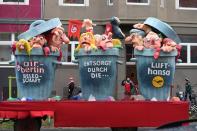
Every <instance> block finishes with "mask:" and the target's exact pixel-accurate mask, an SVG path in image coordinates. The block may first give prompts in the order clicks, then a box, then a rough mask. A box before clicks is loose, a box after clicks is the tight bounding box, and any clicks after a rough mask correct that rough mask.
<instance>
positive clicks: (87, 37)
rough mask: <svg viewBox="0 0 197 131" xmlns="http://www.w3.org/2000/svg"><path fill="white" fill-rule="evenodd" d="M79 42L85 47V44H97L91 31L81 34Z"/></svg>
mask: <svg viewBox="0 0 197 131" xmlns="http://www.w3.org/2000/svg"><path fill="white" fill-rule="evenodd" d="M79 44H80V45H82V47H84V46H85V45H89V46H90V45H92V44H95V38H94V36H93V34H92V33H91V32H86V33H83V34H81V36H80V39H79Z"/></svg>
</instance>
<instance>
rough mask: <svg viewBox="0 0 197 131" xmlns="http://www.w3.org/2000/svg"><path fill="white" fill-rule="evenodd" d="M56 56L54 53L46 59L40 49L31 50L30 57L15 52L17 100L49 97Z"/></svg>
mask: <svg viewBox="0 0 197 131" xmlns="http://www.w3.org/2000/svg"><path fill="white" fill-rule="evenodd" d="M58 56H59V53H58V52H56V53H51V54H50V55H49V56H47V57H46V56H44V55H43V51H42V49H32V51H31V55H30V56H29V55H27V54H26V52H18V51H16V52H15V58H16V61H15V64H16V70H15V72H16V81H17V88H18V92H19V96H18V97H19V98H23V97H24V98H31V99H34V100H43V99H46V98H48V97H49V96H50V94H51V91H52V89H53V86H54V79H55V78H54V77H55V69H56V64H55V63H56V61H57V57H58Z"/></svg>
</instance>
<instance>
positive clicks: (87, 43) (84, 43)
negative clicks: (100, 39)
mask: <svg viewBox="0 0 197 131" xmlns="http://www.w3.org/2000/svg"><path fill="white" fill-rule="evenodd" d="M81 44H82V45H90V43H89V42H87V41H83V42H81Z"/></svg>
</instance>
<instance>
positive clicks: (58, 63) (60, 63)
mask: <svg viewBox="0 0 197 131" xmlns="http://www.w3.org/2000/svg"><path fill="white" fill-rule="evenodd" d="M53 64H55V65H62V62H59V61H53Z"/></svg>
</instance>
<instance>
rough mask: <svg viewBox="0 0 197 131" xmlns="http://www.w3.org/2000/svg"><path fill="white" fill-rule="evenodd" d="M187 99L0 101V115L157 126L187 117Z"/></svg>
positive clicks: (65, 123) (73, 123) (60, 123)
mask: <svg viewBox="0 0 197 131" xmlns="http://www.w3.org/2000/svg"><path fill="white" fill-rule="evenodd" d="M188 109H189V105H188V103H187V102H151V101H114V102H111V101H94V102H88V101H31V102H29V101H28V102H0V118H15V119H23V118H25V117H32V118H34V117H43V116H44V115H49V116H54V125H55V127H158V126H161V125H163V124H166V123H170V122H175V121H180V120H186V119H189V114H188Z"/></svg>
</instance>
